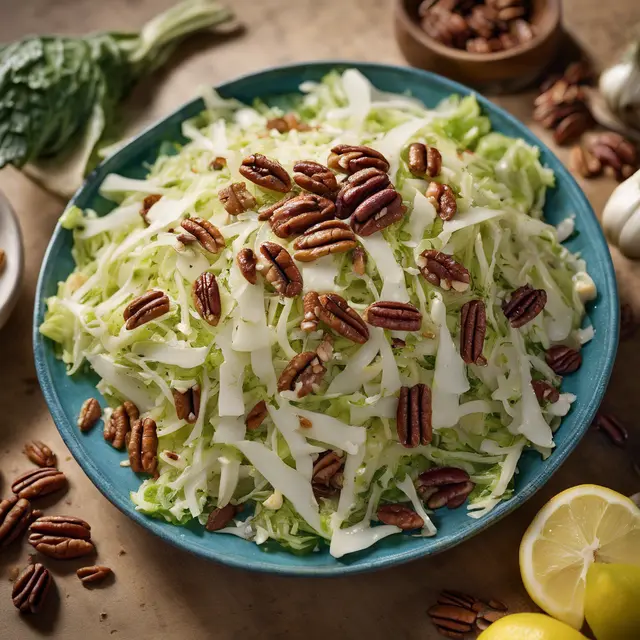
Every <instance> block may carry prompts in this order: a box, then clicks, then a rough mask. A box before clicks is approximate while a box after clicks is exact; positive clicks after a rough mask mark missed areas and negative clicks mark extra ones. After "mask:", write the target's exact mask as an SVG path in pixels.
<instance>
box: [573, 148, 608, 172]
mask: <svg viewBox="0 0 640 640" xmlns="http://www.w3.org/2000/svg"><path fill="white" fill-rule="evenodd" d="M569 166H570V167H571V170H572V171H573V172H574V173H577V174H578V175H580V176H582V177H583V178H594V177H595V176H598V175H600V174H601V173H602V162H600V160H598V158H596V156H595V155H594V154H593V153H592V152H591V150H590V149H587V148H586V147H585V146H583V145H581V144H577V145H575V146H574V147H573V148H572V149H571V154H570V156H569Z"/></svg>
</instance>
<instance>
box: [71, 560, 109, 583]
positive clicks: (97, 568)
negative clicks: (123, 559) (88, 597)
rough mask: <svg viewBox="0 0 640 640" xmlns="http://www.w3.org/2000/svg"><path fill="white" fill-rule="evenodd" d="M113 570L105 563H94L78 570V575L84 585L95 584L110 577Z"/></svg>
mask: <svg viewBox="0 0 640 640" xmlns="http://www.w3.org/2000/svg"><path fill="white" fill-rule="evenodd" d="M112 573H113V571H111V569H110V568H109V567H105V566H103V565H99V564H98V565H93V566H91V567H82V568H81V569H78V570H77V571H76V575H77V576H78V578H79V579H80V582H82V584H83V585H85V586H86V585H88V584H95V583H97V582H102V581H103V580H105V579H106V578H108V577H109V576H110V575H111V574H112Z"/></svg>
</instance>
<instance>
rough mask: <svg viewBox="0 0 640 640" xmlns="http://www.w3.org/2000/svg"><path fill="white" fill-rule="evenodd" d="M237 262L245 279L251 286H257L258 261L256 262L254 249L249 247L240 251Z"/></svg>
mask: <svg viewBox="0 0 640 640" xmlns="http://www.w3.org/2000/svg"><path fill="white" fill-rule="evenodd" d="M236 262H237V263H238V269H240V273H241V274H242V275H243V276H244V279H245V280H246V281H247V282H248V283H249V284H255V283H256V282H257V281H258V274H257V272H256V267H257V266H258V261H257V260H256V254H255V253H253V249H249V247H244V248H243V249H240V251H238V255H237V256H236Z"/></svg>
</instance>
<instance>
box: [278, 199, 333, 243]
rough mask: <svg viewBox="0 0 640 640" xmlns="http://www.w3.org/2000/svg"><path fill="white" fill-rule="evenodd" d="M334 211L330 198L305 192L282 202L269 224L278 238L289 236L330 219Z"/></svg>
mask: <svg viewBox="0 0 640 640" xmlns="http://www.w3.org/2000/svg"><path fill="white" fill-rule="evenodd" d="M335 213H336V206H335V204H334V203H333V202H332V201H331V200H329V199H327V198H323V197H322V196H317V195H314V194H309V193H307V194H304V195H301V196H296V197H295V198H291V199H290V200H287V201H285V202H283V203H282V205H281V206H280V207H278V208H277V209H276V210H275V211H274V212H273V214H272V215H271V217H270V218H269V224H270V225H271V228H272V229H273V233H275V235H277V236H278V237H279V238H289V237H291V236H295V235H298V234H300V233H303V232H304V231H306V230H307V229H309V228H310V227H313V226H314V225H317V224H318V223H320V222H324V221H325V220H332V219H333V218H335Z"/></svg>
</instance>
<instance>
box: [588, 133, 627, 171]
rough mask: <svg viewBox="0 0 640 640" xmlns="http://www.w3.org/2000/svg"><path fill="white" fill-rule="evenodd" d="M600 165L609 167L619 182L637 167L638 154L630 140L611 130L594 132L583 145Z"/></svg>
mask: <svg viewBox="0 0 640 640" xmlns="http://www.w3.org/2000/svg"><path fill="white" fill-rule="evenodd" d="M585 152H589V153H590V154H591V155H592V156H593V157H594V158H595V161H597V162H599V163H600V165H601V166H602V167H607V168H609V169H611V171H612V172H613V175H614V177H615V178H616V180H618V181H619V182H621V181H622V180H626V179H627V178H628V177H629V176H631V175H632V174H634V173H635V172H636V170H637V169H638V154H637V151H636V148H635V146H634V145H633V143H632V142H630V141H629V140H627V139H626V138H624V137H623V136H621V135H620V134H619V133H614V132H613V131H605V132H603V133H597V134H594V135H593V136H592V137H591V139H590V140H588V141H587V144H586V145H585Z"/></svg>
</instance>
